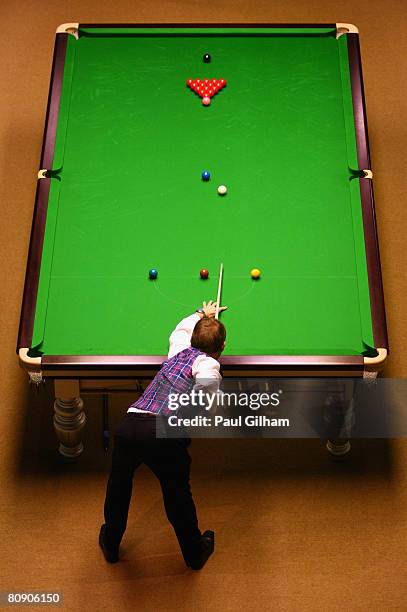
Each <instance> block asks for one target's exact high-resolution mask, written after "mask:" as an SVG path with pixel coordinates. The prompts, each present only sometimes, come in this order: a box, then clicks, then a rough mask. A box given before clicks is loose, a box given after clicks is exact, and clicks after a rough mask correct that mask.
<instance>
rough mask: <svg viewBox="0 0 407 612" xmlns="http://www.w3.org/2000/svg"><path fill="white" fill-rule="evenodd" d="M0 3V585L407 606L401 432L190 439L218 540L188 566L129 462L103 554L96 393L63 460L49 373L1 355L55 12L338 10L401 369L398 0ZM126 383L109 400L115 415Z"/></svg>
mask: <svg viewBox="0 0 407 612" xmlns="http://www.w3.org/2000/svg"><path fill="white" fill-rule="evenodd" d="M0 19H1V25H2V32H1V36H0V77H1V78H0V91H1V96H0V129H1V144H0V152H1V157H0V172H1V181H0V207H1V217H0V238H1V240H0V279H1V283H0V294H1V298H0V299H1V301H0V346H2V360H1V366H0V371H1V377H0V406H1V409H0V426H1V432H2V433H1V438H0V439H1V455H0V457H1V461H0V478H1V486H0V591H3V592H4V591H22V590H23V591H27V590H44V591H48V592H53V591H55V590H58V591H61V592H62V593H63V595H64V609H65V610H101V611H102V610H107V611H115V610H124V611H126V610H140V611H144V610H146V611H150V610H163V611H167V610H168V611H175V610H182V611H184V610H194V611H195V610H196V611H205V610H211V611H212V610H213V611H215V612H217V611H218V610H219V611H220V610H225V611H229V610H230V611H235V610H245V611H246V610H249V611H251V610H256V611H258V610H261V611H263V610H276V611H278V610H284V611H285V610H287V611H292V612H301V611H308V610H310V611H319V610H329V611H332V612H336V611H343V610H351V611H361V612H362V611H363V612H364V611H366V610H372V611H382V610H383V611H390V610H407V580H406V568H407V552H406V550H407V549H406V541H407V537H406V536H407V512H406V508H407V469H406V466H407V443H406V441H405V440H364V441H355V442H354V445H353V452H352V455H351V457H349V459H348V460H347V461H346V462H345V463H336V462H333V461H332V460H330V458H329V457H328V456H327V455H326V452H325V450H324V448H323V445H322V443H321V442H319V441H318V440H300V441H295V440H289V441H284V440H275V441H271V440H257V441H256V440H251V441H247V440H246V441H241V440H235V441H226V442H225V441H196V442H195V443H194V445H193V450H192V454H193V490H194V494H195V498H196V502H197V506H198V510H199V516H200V522H201V526H202V527H203V528H213V529H215V531H216V534H217V550H216V555H214V557H213V558H212V559H211V560H210V562H209V563H208V565H207V567H206V568H205V569H204V570H203V571H202V572H201V573H192V572H190V571H188V570H186V569H185V568H184V565H183V562H182V559H181V557H180V554H179V552H178V549H177V543H176V541H175V537H174V535H173V533H172V531H171V528H170V527H169V525H168V524H167V523H166V520H165V517H164V512H163V508H162V502H161V497H160V491H159V487H158V484H157V483H156V482H155V480H154V479H153V477H152V476H151V475H150V474H149V473H148V472H147V471H146V470H144V469H142V470H140V472H139V473H138V475H137V477H136V481H135V487H134V490H135V499H134V503H133V506H132V509H131V514H130V519H129V528H128V532H127V534H126V538H125V541H124V543H123V560H122V561H121V563H119V564H118V565H116V566H108V565H107V564H106V563H105V562H104V560H103V559H102V556H101V554H100V551H99V550H98V547H97V535H98V527H99V524H100V522H101V519H102V504H103V498H104V487H105V482H106V474H107V470H108V466H109V455H105V454H104V452H103V450H102V449H101V440H100V423H101V404H100V400H99V398H97V397H89V396H87V397H86V410H87V415H88V426H87V430H86V440H85V443H86V450H85V452H84V454H83V457H82V458H81V460H80V461H79V462H78V463H77V464H74V465H72V464H69V465H66V464H64V463H63V462H62V461H61V460H60V459H59V457H58V455H57V453H56V442H55V439H54V435H53V430H52V423H51V417H52V405H51V404H52V388H51V387H50V386H49V385H46V386H45V388H44V389H42V391H41V392H40V394H38V395H36V393H35V391H34V390H33V389H29V388H28V383H27V380H26V377H25V375H24V373H23V372H22V371H20V369H19V367H18V364H17V358H16V356H15V353H14V350H15V342H16V335H17V329H18V320H19V311H20V305H21V295H22V287H23V281H24V273H25V264H26V256H27V248H28V239H29V232H30V227H31V217H32V209H33V203H34V193H35V186H36V173H37V169H38V163H39V158H40V151H41V144H42V132H43V125H44V118H45V110H46V101H47V95H48V86H49V76H50V69H51V61H52V49H53V42H54V32H55V28H56V26H57V25H59V24H60V23H65V22H69V21H82V22H84V21H86V22H107V23H108V22H129V21H130V22H131V21H134V22H143V21H144V22H151V21H159V22H163V23H165V22H183V21H184V22H205V21H207V22H214V21H225V22H228V21H230V22H258V21H264V22H267V21H269V22H298V23H301V22H302V23H306V22H337V21H344V22H351V23H355V24H357V25H358V27H359V28H360V31H361V45H362V59H363V66H364V78H365V90H366V99H367V108H368V118H369V133H370V143H371V149H372V160H373V171H374V174H375V182H374V185H375V195H376V206H377V218H378V227H379V234H380V243H381V257H382V265H383V278H384V287H385V296H386V306H387V317H388V326H389V337H390V343H391V357H390V359H389V362H388V366H387V369H386V374H387V375H388V376H394V377H406V375H407V355H404V351H405V348H406V345H407V342H406V340H407V290H406V285H405V278H406V270H407V266H406V263H407V262H406V259H407V256H406V253H407V250H406V227H407V224H406V216H407V212H406V211H407V205H406V202H407V199H406V181H405V176H406V167H407V128H406V126H407V105H406V102H405V100H406V96H407V36H406V32H407V16H406V3H405V1H404V0H388V1H387V2H382V1H381V0H359V1H357V0H353V2H351V1H350V0H338V1H336V2H334V1H332V0H298V1H297V2H295V3H294V2H290V1H289V0H288V1H286V2H284V1H283V0H270V1H267V0H258V2H248V1H247V0H219V1H217V2H216V1H214V0H206V1H205V2H203V1H200V2H198V1H196V0H195V1H194V0H174V1H171V2H168V1H167V2H166V1H165V0H152V1H149V0H135V1H130V0H116V2H114V3H113V2H110V3H107V2H102V1H98V2H97V1H96V0H76V1H75V0H66V2H59V1H57V0H47V2H39V1H38V0H21V1H17V0H3V2H2V3H1V5H0ZM129 399H130V398H129V397H125V396H121V397H118V396H115V397H114V398H113V400H112V405H111V413H112V415H113V416H112V421H113V420H114V421H115V422H116V421H118V420H119V418H120V416H121V415H122V414H123V413H124V412H125V410H126V406H127V404H128V401H129ZM112 425H114V423H112ZM26 609H29V608H26ZM36 609H37V610H38V609H42V608H36Z"/></svg>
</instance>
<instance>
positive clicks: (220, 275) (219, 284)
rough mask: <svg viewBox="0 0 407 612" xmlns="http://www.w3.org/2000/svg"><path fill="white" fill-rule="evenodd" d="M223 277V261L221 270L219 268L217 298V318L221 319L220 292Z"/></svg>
mask: <svg viewBox="0 0 407 612" xmlns="http://www.w3.org/2000/svg"><path fill="white" fill-rule="evenodd" d="M222 278H223V263H221V264H220V270H219V283H218V295H217V298H216V312H215V319H219V306H220V294H221V292H222Z"/></svg>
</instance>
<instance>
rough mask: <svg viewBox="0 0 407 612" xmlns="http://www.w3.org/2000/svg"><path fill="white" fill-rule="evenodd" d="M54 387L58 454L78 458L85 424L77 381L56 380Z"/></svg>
mask: <svg viewBox="0 0 407 612" xmlns="http://www.w3.org/2000/svg"><path fill="white" fill-rule="evenodd" d="M54 386H55V398H56V399H55V402H54V411H55V414H54V428H55V431H56V434H57V436H58V440H59V442H60V444H59V452H60V453H61V455H63V456H64V457H68V458H74V457H79V455H80V454H81V453H82V451H83V444H82V430H83V428H84V426H85V423H86V416H85V413H84V412H83V401H82V400H81V398H80V397H79V394H80V389H79V381H77V380H63V379H62V380H56V381H55V384H54Z"/></svg>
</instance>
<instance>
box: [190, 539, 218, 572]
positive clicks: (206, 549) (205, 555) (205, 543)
mask: <svg viewBox="0 0 407 612" xmlns="http://www.w3.org/2000/svg"><path fill="white" fill-rule="evenodd" d="M201 547H202V551H201V555H200V557H199V558H198V559H194V560H193V561H190V562H189V563H187V566H188V567H190V568H191V569H193V570H200V569H202V568H203V566H204V565H205V563H206V562H207V560H208V559H209V557H210V556H211V554H212V553H213V551H214V550H215V533H214V532H213V531H209V530H208V531H205V532H204V533H203V534H202V535H201Z"/></svg>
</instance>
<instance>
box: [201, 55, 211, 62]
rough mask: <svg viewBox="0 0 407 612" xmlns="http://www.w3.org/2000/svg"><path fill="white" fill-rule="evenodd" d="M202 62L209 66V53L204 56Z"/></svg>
mask: <svg viewBox="0 0 407 612" xmlns="http://www.w3.org/2000/svg"><path fill="white" fill-rule="evenodd" d="M203 61H204V62H205V64H209V62H210V61H211V56H210V55H209V53H205V55H204V56H203Z"/></svg>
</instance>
